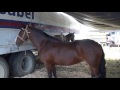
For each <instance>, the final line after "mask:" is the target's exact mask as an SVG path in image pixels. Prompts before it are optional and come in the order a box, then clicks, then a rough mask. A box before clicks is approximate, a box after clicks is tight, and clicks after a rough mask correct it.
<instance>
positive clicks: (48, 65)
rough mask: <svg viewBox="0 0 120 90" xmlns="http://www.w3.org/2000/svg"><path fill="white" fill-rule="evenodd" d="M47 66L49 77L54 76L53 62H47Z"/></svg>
mask: <svg viewBox="0 0 120 90" xmlns="http://www.w3.org/2000/svg"><path fill="white" fill-rule="evenodd" d="M45 66H46V69H47V73H48V77H49V78H52V72H53V71H52V69H53V68H52V65H51V64H45Z"/></svg>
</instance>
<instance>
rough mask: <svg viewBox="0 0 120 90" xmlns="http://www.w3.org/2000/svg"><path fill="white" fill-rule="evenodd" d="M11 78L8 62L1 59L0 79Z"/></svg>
mask: <svg viewBox="0 0 120 90" xmlns="http://www.w3.org/2000/svg"><path fill="white" fill-rule="evenodd" d="M8 77H9V66H8V63H7V62H6V60H5V59H4V58H2V57H0V78H8Z"/></svg>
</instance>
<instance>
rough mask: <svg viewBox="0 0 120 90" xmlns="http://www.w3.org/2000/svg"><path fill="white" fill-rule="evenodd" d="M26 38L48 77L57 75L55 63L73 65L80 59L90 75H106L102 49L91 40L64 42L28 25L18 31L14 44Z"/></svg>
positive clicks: (101, 76) (103, 76)
mask: <svg viewBox="0 0 120 90" xmlns="http://www.w3.org/2000/svg"><path fill="white" fill-rule="evenodd" d="M27 39H30V40H31V41H32V43H33V45H34V46H35V47H36V48H37V50H38V53H39V57H40V59H41V61H42V62H43V63H44V65H45V67H46V69H47V72H48V77H49V78H51V77H52V75H53V76H54V77H57V76H56V68H55V65H73V64H77V63H79V62H81V61H86V62H87V63H88V64H89V66H90V70H91V76H92V77H97V78H98V77H99V78H105V77H106V67H105V59H104V52H103V49H102V47H101V45H99V44H98V43H97V42H95V41H93V40H89V39H86V40H76V41H74V42H69V43H65V42H62V41H61V40H59V39H56V38H54V37H52V36H49V35H48V34H46V33H45V32H43V31H42V30H40V29H35V28H33V27H32V26H28V25H27V27H26V28H25V29H22V30H21V31H20V32H19V35H18V37H17V38H16V44H17V45H18V46H19V45H21V44H22V43H23V42H24V41H26V40H27Z"/></svg>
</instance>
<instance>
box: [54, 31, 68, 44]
mask: <svg viewBox="0 0 120 90" xmlns="http://www.w3.org/2000/svg"><path fill="white" fill-rule="evenodd" d="M54 37H56V38H58V39H60V40H62V41H63V42H66V37H65V36H64V35H63V33H62V32H61V34H60V35H54Z"/></svg>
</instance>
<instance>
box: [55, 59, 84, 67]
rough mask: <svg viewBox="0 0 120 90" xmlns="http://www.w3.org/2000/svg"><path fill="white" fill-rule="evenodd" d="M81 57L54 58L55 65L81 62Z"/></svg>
mask: <svg viewBox="0 0 120 90" xmlns="http://www.w3.org/2000/svg"><path fill="white" fill-rule="evenodd" d="M81 61H82V59H79V58H61V59H56V60H54V62H55V64H56V65H67V66H68V65H73V64H77V63H79V62H81Z"/></svg>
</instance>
